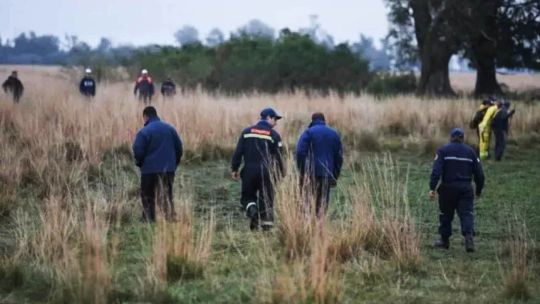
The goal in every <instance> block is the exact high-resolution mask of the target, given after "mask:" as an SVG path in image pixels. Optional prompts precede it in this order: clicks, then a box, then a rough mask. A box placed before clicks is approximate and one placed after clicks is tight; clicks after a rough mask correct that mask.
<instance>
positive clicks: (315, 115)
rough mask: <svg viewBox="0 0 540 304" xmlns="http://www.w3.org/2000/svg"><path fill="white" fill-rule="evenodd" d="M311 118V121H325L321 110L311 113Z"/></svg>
mask: <svg viewBox="0 0 540 304" xmlns="http://www.w3.org/2000/svg"><path fill="white" fill-rule="evenodd" d="M311 120H312V121H315V120H322V121H325V118H324V114H323V113H321V112H316V113H313V115H311Z"/></svg>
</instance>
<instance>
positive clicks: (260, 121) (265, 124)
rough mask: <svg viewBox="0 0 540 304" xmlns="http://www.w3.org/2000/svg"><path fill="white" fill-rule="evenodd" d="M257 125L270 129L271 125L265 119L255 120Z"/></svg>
mask: <svg viewBox="0 0 540 304" xmlns="http://www.w3.org/2000/svg"><path fill="white" fill-rule="evenodd" d="M257 126H261V127H266V128H269V129H272V125H270V123H268V122H267V121H266V120H259V122H257Z"/></svg>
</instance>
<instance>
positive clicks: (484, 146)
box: [478, 100, 497, 160]
mask: <svg viewBox="0 0 540 304" xmlns="http://www.w3.org/2000/svg"><path fill="white" fill-rule="evenodd" d="M494 101H496V100H494ZM492 102H493V101H492ZM496 112H497V106H496V105H495V104H493V103H491V104H490V105H488V107H487V109H486V112H485V114H484V116H483V117H482V121H481V122H480V123H479V124H478V133H479V135H480V141H479V145H478V149H479V155H480V159H482V160H484V159H488V158H490V155H489V143H490V140H491V121H492V120H493V117H494V116H495V113H496Z"/></svg>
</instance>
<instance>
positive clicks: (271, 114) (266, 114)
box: [261, 108, 283, 119]
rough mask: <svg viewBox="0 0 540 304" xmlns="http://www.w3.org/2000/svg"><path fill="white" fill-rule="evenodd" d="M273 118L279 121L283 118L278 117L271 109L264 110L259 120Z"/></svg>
mask: <svg viewBox="0 0 540 304" xmlns="http://www.w3.org/2000/svg"><path fill="white" fill-rule="evenodd" d="M266 117H270V118H275V119H281V118H283V117H282V116H281V115H279V114H278V113H277V112H276V111H275V110H274V109H272V108H266V109H263V110H262V111H261V118H266Z"/></svg>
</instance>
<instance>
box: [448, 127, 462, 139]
mask: <svg viewBox="0 0 540 304" xmlns="http://www.w3.org/2000/svg"><path fill="white" fill-rule="evenodd" d="M464 135H465V132H463V129H461V128H453V129H452V131H451V132H450V136H451V137H463V136H464Z"/></svg>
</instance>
